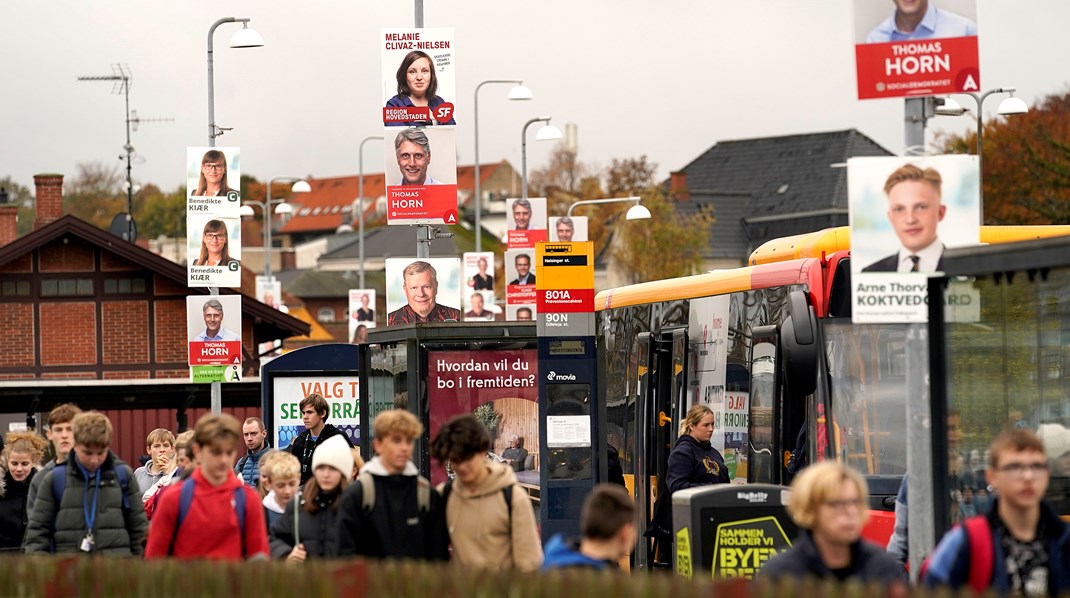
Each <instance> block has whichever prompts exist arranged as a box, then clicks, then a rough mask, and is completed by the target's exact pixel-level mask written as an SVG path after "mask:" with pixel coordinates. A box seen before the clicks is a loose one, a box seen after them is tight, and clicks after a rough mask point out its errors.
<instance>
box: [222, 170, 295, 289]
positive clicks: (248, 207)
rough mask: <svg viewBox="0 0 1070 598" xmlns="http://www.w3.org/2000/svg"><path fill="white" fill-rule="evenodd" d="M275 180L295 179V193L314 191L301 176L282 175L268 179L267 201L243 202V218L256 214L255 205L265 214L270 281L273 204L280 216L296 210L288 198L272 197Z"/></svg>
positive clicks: (265, 270) (265, 241) (265, 257)
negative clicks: (272, 185)
mask: <svg viewBox="0 0 1070 598" xmlns="http://www.w3.org/2000/svg"><path fill="white" fill-rule="evenodd" d="M273 181H293V185H292V186H291V187H290V191H291V192H293V193H308V192H309V191H312V186H311V185H309V184H308V181H306V180H304V179H302V178H300V177H288V176H280V177H274V178H272V179H271V180H269V181H268V185H267V198H266V200H265V201H256V200H255V199H247V200H245V201H243V202H242V206H241V210H240V211H239V212H238V213H239V214H240V215H241V216H242V217H243V218H247V217H251V216H254V215H255V214H256V212H255V211H253V206H254V205H256V206H260V211H261V213H263V214H264V278H265V279H267V280H268V281H270V280H271V251H272V247H271V206H275V213H276V214H278V215H279V216H285V215H287V214H293V212H294V208H293V206H292V205H290V204H288V203H286V200H284V199H282V198H279V199H277V200H275V199H272V198H271V183H272V182H273Z"/></svg>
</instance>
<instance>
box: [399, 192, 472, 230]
mask: <svg viewBox="0 0 1070 598" xmlns="http://www.w3.org/2000/svg"><path fill="white" fill-rule="evenodd" d="M386 201H387V223H388V224H416V223H435V224H457V186H456V185H392V186H390V187H388V188H387V191H386Z"/></svg>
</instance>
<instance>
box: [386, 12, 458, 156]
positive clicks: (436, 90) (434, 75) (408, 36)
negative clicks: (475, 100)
mask: <svg viewBox="0 0 1070 598" xmlns="http://www.w3.org/2000/svg"><path fill="white" fill-rule="evenodd" d="M380 41H381V44H382V45H381V50H382V52H381V56H382V65H383V76H382V82H383V83H382V85H383V87H382V90H383V125H384V126H388V127H390V126H416V125H419V126H438V125H450V126H452V125H456V124H457V120H456V115H455V114H454V112H455V110H454V105H453V102H454V101H456V99H457V73H456V66H457V59H456V54H455V50H454V43H453V29H450V28H428V29H397V28H391V29H383V30H382V33H381V40H380ZM451 151H452V150H451Z"/></svg>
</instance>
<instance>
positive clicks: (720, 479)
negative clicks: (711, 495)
mask: <svg viewBox="0 0 1070 598" xmlns="http://www.w3.org/2000/svg"><path fill="white" fill-rule="evenodd" d="M713 420H714V415H713V411H711V410H710V408H709V407H708V406H706V405H705V404H703V403H696V404H695V405H694V406H692V407H691V409H688V410H687V415H686V416H684V420H683V421H682V422H680V437H679V438H677V439H676V444H675V445H674V446H673V448H672V452H671V453H669V467H668V472H667V473H666V475H665V482H666V483H667V484H668V486H669V492H670V493H671V492H676V491H677V490H683V489H684V488H694V487H695V486H708V485H710V484H727V483H728V482H729V481H730V480H729V478H728V468H726V467H725V465H724V457H722V456H721V452H720V451H718V450H717V449H715V448H713V444H712V443H711V442H710V439H711V438H713Z"/></svg>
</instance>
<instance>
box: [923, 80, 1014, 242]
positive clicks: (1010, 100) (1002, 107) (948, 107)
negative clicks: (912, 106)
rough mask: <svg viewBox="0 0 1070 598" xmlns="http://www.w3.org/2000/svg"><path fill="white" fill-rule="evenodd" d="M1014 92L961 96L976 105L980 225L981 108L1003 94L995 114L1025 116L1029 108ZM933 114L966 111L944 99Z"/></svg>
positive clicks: (1002, 90)
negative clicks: (988, 101)
mask: <svg viewBox="0 0 1070 598" xmlns="http://www.w3.org/2000/svg"><path fill="white" fill-rule="evenodd" d="M1015 91H1016V88H1014V87H997V88H995V89H990V90H988V91H986V92H984V93H982V94H980V95H978V94H976V93H963V94H962V95H968V96H970V97H971V98H973V101H974V102H976V104H977V114H976V116H977V192H978V194H979V195H980V198H981V201H980V204H981V207H980V210H981V219H980V221H979V222H980V224H982V225H983V224H984V223H985V189H984V174H983V170H984V168H983V167H984V156H983V155H982V154H981V150H982V148H983V137H984V129H985V123H984V110H983V108H984V104H985V100H986V99H987V98H988V96H990V95H992V94H994V93H1005V94H1008V95H1007V97H1006V98H1003V101H1002V102H1000V103H999V107H998V108H997V109H996V112H997V113H998V114H1000V115H1001V116H1009V115H1011V114H1025V113H1026V112H1029V106H1026V105H1025V102H1023V101H1022V98H1017V97H1014V92H1015ZM934 112H936V113H937V114H939V115H941V116H962V115H964V114H966V113H967V112H968V110H967V109H966V108H964V107H962V106H961V105H959V103H958V102H956V101H955V100H953V99H951V98H950V97H947V98H944V103H943V104H941V105H940V106H937V107H936V109H935V110H934Z"/></svg>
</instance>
